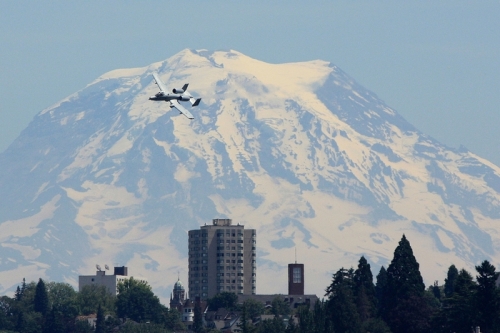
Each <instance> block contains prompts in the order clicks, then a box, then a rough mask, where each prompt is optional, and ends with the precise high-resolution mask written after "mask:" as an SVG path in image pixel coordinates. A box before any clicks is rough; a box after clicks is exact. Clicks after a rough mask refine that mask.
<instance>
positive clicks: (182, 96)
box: [149, 73, 201, 119]
mask: <svg viewBox="0 0 500 333" xmlns="http://www.w3.org/2000/svg"><path fill="white" fill-rule="evenodd" d="M153 77H154V79H155V83H156V84H157V85H158V88H160V92H159V93H157V94H156V95H154V96H151V97H149V100H150V101H165V102H170V107H171V108H176V109H177V110H179V112H180V113H182V114H183V115H185V116H186V117H188V118H189V119H194V117H193V115H192V114H191V112H189V111H188V110H187V109H186V108H185V107H183V106H182V105H181V103H179V102H181V101H184V102H187V101H190V102H191V106H197V105H198V104H200V101H201V98H194V97H193V96H192V95H191V94H190V93H188V92H187V87H188V83H186V84H185V85H184V86H182V89H173V90H172V93H167V90H168V89H167V87H166V86H165V84H164V83H163V82H162V81H161V79H160V77H159V76H158V74H156V73H153Z"/></svg>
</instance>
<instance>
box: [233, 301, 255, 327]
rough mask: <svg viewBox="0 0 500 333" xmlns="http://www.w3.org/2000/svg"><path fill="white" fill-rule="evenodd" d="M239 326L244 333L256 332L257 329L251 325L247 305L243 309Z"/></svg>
mask: <svg viewBox="0 0 500 333" xmlns="http://www.w3.org/2000/svg"><path fill="white" fill-rule="evenodd" d="M237 326H238V328H239V329H240V330H241V332H242V333H253V332H255V331H256V328H255V327H254V326H253V325H252V324H251V318H250V317H249V316H248V309H247V307H246V305H245V303H243V306H242V307H241V313H240V322H239V323H238V325H237Z"/></svg>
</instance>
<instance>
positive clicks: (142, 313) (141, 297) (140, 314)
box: [116, 278, 166, 324]
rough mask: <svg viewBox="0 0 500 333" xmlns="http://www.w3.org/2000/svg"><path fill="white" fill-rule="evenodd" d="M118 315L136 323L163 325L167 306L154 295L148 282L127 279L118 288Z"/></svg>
mask: <svg viewBox="0 0 500 333" xmlns="http://www.w3.org/2000/svg"><path fill="white" fill-rule="evenodd" d="M117 289H118V296H117V298H116V314H117V315H118V317H120V318H130V319H132V320H134V321H136V322H139V323H140V322H146V321H150V322H151V323H158V324H159V323H163V322H164V316H163V313H164V311H165V310H166V308H165V306H163V305H162V304H160V300H159V299H158V297H157V296H155V295H154V294H153V291H152V290H151V287H150V286H149V284H147V283H146V282H142V281H139V280H136V279H134V278H129V279H125V280H124V281H122V282H120V283H119V284H118V286H117Z"/></svg>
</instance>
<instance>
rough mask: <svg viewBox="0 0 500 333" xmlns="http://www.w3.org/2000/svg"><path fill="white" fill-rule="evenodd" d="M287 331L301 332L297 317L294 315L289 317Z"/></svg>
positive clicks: (292, 332)
mask: <svg viewBox="0 0 500 333" xmlns="http://www.w3.org/2000/svg"><path fill="white" fill-rule="evenodd" d="M285 332H286V333H299V329H298V327H297V325H296V324H295V319H294V316H293V315H292V316H290V318H289V319H288V325H287V327H286V330H285Z"/></svg>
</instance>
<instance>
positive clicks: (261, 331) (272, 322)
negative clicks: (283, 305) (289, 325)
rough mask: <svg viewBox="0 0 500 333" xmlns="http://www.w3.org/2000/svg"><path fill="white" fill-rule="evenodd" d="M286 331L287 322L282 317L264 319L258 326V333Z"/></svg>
mask: <svg viewBox="0 0 500 333" xmlns="http://www.w3.org/2000/svg"><path fill="white" fill-rule="evenodd" d="M285 331H286V327H285V323H284V322H283V319H282V318H280V317H274V318H273V319H266V320H263V321H262V322H261V323H260V324H259V326H258V327H257V333H285Z"/></svg>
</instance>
